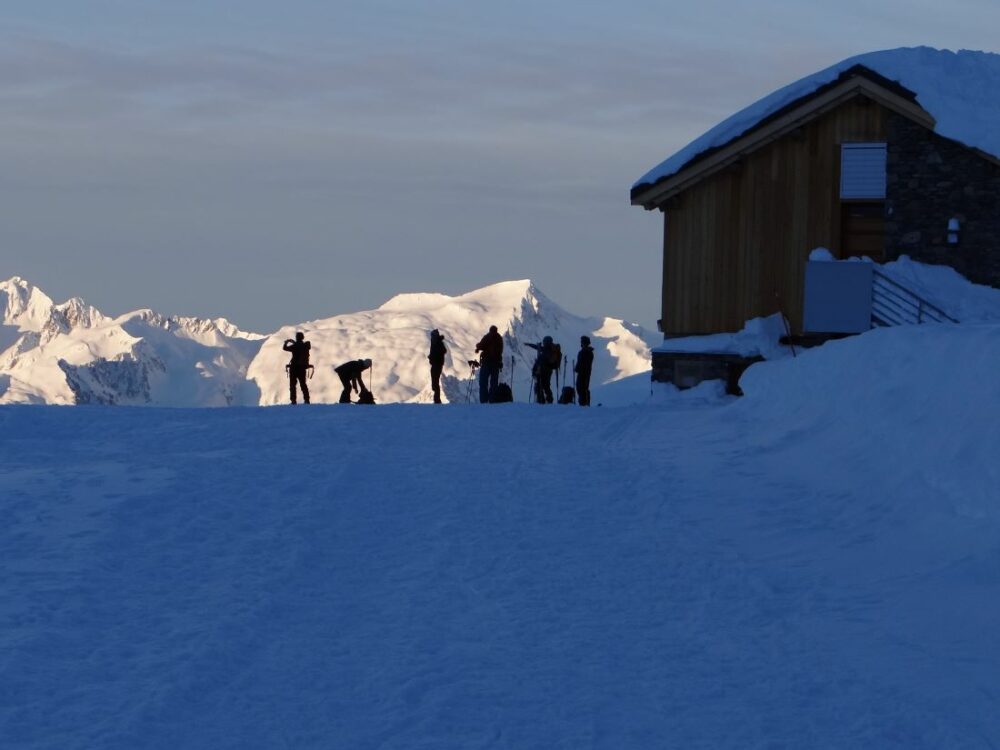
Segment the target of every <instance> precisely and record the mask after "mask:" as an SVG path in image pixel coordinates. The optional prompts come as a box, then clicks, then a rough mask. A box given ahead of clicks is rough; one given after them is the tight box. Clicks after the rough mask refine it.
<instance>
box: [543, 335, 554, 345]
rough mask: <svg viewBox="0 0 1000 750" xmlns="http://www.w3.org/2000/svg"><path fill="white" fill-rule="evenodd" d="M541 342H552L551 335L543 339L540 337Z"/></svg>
mask: <svg viewBox="0 0 1000 750" xmlns="http://www.w3.org/2000/svg"><path fill="white" fill-rule="evenodd" d="M542 343H543V344H551V343H552V337H551V336H546V337H545V338H544V339H542Z"/></svg>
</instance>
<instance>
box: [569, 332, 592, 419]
mask: <svg viewBox="0 0 1000 750" xmlns="http://www.w3.org/2000/svg"><path fill="white" fill-rule="evenodd" d="M593 368H594V347H592V346H591V345H590V337H589V336H581V337H580V353H579V354H577V355H576V365H575V366H574V367H573V370H574V371H575V372H576V402H577V403H578V404H580V406H590V373H591V370H593Z"/></svg>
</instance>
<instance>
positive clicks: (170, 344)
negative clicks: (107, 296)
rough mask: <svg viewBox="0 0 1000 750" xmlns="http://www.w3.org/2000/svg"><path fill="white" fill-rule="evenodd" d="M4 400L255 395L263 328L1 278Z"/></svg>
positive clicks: (214, 401) (196, 402) (173, 401)
mask: <svg viewBox="0 0 1000 750" xmlns="http://www.w3.org/2000/svg"><path fill="white" fill-rule="evenodd" d="M0 309H3V310H4V317H3V319H2V320H0V324H2V325H0V404H3V403H49V404H158V405H163V406H223V405H227V404H255V403H257V400H258V398H259V394H258V393H257V392H256V391H255V390H254V388H253V384H252V383H248V382H247V381H246V370H247V367H248V365H249V363H250V360H251V359H252V358H253V356H254V355H255V354H256V353H257V350H258V349H259V348H260V339H261V338H262V337H261V336H259V335H257V334H249V333H244V332H242V331H240V330H238V329H237V328H236V327H235V326H233V325H232V324H231V323H229V322H228V321H226V320H224V319H222V318H220V319H217V320H201V319H198V318H185V317H167V316H163V315H159V314H157V313H154V312H153V311H151V310H138V311H136V312H132V313H128V314H126V315H122V316H121V317H118V318H114V319H112V318H108V317H106V316H105V315H103V314H102V313H100V312H99V311H98V310H96V309H94V308H93V307H90V306H89V305H87V304H86V303H85V302H83V301H82V300H80V299H77V298H74V299H71V300H69V301H68V302H65V303H63V304H60V305H57V304H55V303H53V302H52V300H51V299H50V298H49V297H48V296H46V295H45V294H44V293H43V292H41V290H39V289H38V288H37V287H34V286H32V285H31V284H29V283H28V282H27V281H25V280H23V279H20V278H18V277H14V278H12V279H9V280H7V281H5V282H2V283H0Z"/></svg>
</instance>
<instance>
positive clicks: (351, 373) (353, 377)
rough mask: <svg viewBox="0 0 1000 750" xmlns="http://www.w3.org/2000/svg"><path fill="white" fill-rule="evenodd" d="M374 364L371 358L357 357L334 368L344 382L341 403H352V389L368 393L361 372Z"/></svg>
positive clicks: (356, 391)
mask: <svg viewBox="0 0 1000 750" xmlns="http://www.w3.org/2000/svg"><path fill="white" fill-rule="evenodd" d="M371 366H372V361H371V360H370V359H355V360H351V361H350V362H344V364H342V365H340V367H335V368H333V371H334V372H335V373H337V375H339V376H340V382H341V383H343V384H344V391H343V393H341V394H340V403H342V404H349V403H351V391H352V390H353V391H354V392H355V393H367V392H368V389H367V388H366V387H365V381H364V380H362V379H361V373H363V372H364V371H365V370H367V369H368V368H370V367H371Z"/></svg>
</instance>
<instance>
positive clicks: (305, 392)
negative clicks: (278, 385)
mask: <svg viewBox="0 0 1000 750" xmlns="http://www.w3.org/2000/svg"><path fill="white" fill-rule="evenodd" d="M305 339H306V335H305V334H304V333H302V331H297V332H296V333H295V340H294V341H293V340H292V339H285V345H284V346H283V347H282V349H284V350H285V351H286V352H290V353H291V355H292V359H291V361H290V362H289V363H288V364H287V365H285V371H286V372H287V373H288V391H289V397H290V398H291V401H292V403H293V404H294V403H297V400H296V398H295V384H296V383H298V384H299V387H300V388H301V389H302V400H303V401H304V402H305V403H307V404H308V403H309V386H307V385H306V374H307V373H308V371H309V370H310V369H311V368H312V365H310V364H309V350H310V349H312V344H311V343H310V342H308V341H306V340H305Z"/></svg>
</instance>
